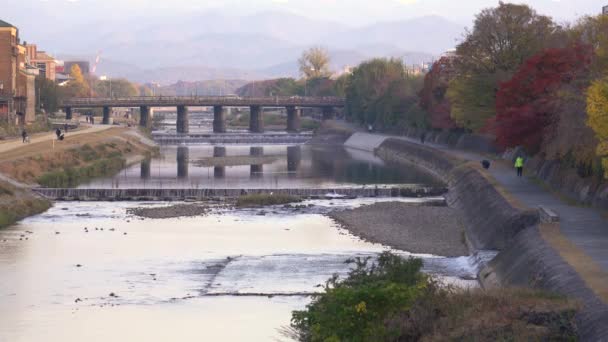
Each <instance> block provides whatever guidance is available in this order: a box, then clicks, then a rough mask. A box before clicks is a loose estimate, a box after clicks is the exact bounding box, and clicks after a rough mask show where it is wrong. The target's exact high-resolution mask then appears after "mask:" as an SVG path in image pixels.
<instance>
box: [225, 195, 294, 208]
mask: <svg viewBox="0 0 608 342" xmlns="http://www.w3.org/2000/svg"><path fill="white" fill-rule="evenodd" d="M301 200H302V199H300V198H299V197H296V196H291V195H283V194H276V195H273V194H252V195H243V196H240V197H239V198H238V199H237V201H236V206H237V207H241V208H242V207H261V206H266V205H277V204H287V203H293V202H300V201H301Z"/></svg>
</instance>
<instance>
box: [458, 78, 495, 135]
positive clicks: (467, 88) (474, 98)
mask: <svg viewBox="0 0 608 342" xmlns="http://www.w3.org/2000/svg"><path fill="white" fill-rule="evenodd" d="M495 87H496V80H495V77H494V75H492V74H478V75H465V76H462V75H460V76H457V77H456V78H455V79H453V80H452V81H450V83H449V87H448V90H447V96H448V98H449V99H450V104H451V106H452V108H451V117H452V119H453V120H454V121H455V122H456V124H457V125H458V126H459V127H463V128H465V129H468V130H471V131H478V130H480V129H481V128H482V127H483V126H484V125H485V124H486V121H487V120H488V119H489V118H491V117H493V116H494V115H495V114H496V109H495V108H496V90H495Z"/></svg>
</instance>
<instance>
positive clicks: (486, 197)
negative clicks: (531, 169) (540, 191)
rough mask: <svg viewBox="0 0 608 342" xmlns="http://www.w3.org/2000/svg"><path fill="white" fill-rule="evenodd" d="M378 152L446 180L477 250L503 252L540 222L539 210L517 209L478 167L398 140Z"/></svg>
mask: <svg viewBox="0 0 608 342" xmlns="http://www.w3.org/2000/svg"><path fill="white" fill-rule="evenodd" d="M376 153H377V154H378V156H380V157H381V158H382V159H385V160H387V161H391V162H397V163H406V164H414V165H416V166H418V167H423V168H425V169H427V170H429V171H431V172H432V173H434V174H435V175H436V176H437V177H439V178H440V179H442V180H443V181H445V182H446V183H447V184H448V185H449V187H450V192H449V193H448V195H447V200H448V203H449V204H450V205H451V206H453V207H455V208H457V209H459V210H460V211H462V212H463V216H464V218H465V225H466V226H467V232H468V234H467V236H468V238H469V241H470V242H471V243H472V245H473V247H474V248H476V249H496V250H503V249H505V248H506V247H507V246H509V244H510V243H511V241H512V240H513V239H514V237H515V236H516V235H517V233H519V232H520V231H522V230H523V229H525V228H526V227H528V226H530V225H534V224H535V223H537V222H538V213H537V212H536V211H530V210H525V209H524V208H521V207H519V206H517V205H516V203H514V201H512V200H511V199H510V198H509V197H507V196H505V195H503V193H501V191H500V190H499V189H498V188H497V187H496V186H494V184H493V183H492V181H491V180H490V179H489V178H488V176H486V175H485V174H484V173H483V171H481V170H480V169H479V168H478V167H477V166H476V165H475V164H470V163H465V162H463V161H461V160H458V159H455V158H452V157H451V156H449V155H447V154H446V153H444V152H441V151H438V150H436V149H433V148H429V147H426V146H421V145H417V144H412V143H409V142H406V141H403V140H397V139H388V140H387V141H386V142H384V143H383V144H382V145H381V146H380V147H379V148H378V149H377V150H376Z"/></svg>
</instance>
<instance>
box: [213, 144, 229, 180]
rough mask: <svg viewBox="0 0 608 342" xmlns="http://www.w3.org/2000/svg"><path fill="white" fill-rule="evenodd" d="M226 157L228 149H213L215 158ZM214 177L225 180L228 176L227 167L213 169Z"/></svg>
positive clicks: (217, 166) (216, 147) (221, 147)
mask: <svg viewBox="0 0 608 342" xmlns="http://www.w3.org/2000/svg"><path fill="white" fill-rule="evenodd" d="M225 156H226V147H223V146H215V147H214V148H213V158H223V157H225ZM213 176H214V177H215V178H224V177H225V176H226V166H223V165H216V166H214V167H213Z"/></svg>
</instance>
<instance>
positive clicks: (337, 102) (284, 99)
mask: <svg viewBox="0 0 608 342" xmlns="http://www.w3.org/2000/svg"><path fill="white" fill-rule="evenodd" d="M61 105H62V106H64V107H85V106H92V107H99V106H114V107H120V106H134V107H135V106H146V105H148V106H175V105H190V106H193V105H194V106H196V105H200V106H213V105H217V106H222V105H224V106H255V105H259V106H314V107H321V106H337V107H339V106H344V99H343V98H340V97H333V96H322V97H311V96H273V97H241V96H134V97H111V98H99V97H95V98H93V97H84V98H69V99H65V100H64V101H63V102H62V103H61Z"/></svg>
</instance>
